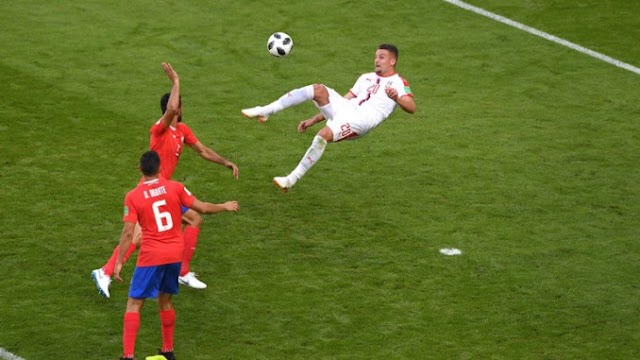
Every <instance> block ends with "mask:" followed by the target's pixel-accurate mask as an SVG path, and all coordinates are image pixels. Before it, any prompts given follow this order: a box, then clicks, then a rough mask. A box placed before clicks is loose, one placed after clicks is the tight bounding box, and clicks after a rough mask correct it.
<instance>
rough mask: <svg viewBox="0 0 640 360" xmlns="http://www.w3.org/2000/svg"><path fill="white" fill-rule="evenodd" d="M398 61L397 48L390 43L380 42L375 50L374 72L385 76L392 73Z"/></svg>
mask: <svg viewBox="0 0 640 360" xmlns="http://www.w3.org/2000/svg"><path fill="white" fill-rule="evenodd" d="M397 62H398V48H397V47H396V46H395V45H392V44H380V45H378V49H377V50H376V58H375V61H374V64H375V67H376V74H378V75H382V76H387V75H393V74H394V73H395V69H396V63H397Z"/></svg>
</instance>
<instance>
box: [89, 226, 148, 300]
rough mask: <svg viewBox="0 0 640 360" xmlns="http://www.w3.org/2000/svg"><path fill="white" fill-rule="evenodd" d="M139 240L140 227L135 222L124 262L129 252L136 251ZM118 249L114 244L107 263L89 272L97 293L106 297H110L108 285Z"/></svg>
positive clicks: (129, 254)
mask: <svg viewBox="0 0 640 360" xmlns="http://www.w3.org/2000/svg"><path fill="white" fill-rule="evenodd" d="M141 242H142V229H141V228H140V225H138V224H136V226H135V228H134V230H133V242H131V245H130V246H129V248H128V249H127V252H126V253H125V254H124V259H123V261H124V262H126V261H127V259H129V256H131V254H132V253H133V252H134V251H136V248H137V247H139V246H140V243H141ZM119 249H120V247H119V246H116V248H115V249H114V250H113V253H112V254H111V257H110V258H109V260H107V263H106V264H104V265H103V266H102V267H101V268H99V269H95V270H93V271H92V272H91V278H92V279H93V282H94V283H95V284H96V287H97V288H98V293H99V294H100V295H102V296H103V297H105V298H107V299H108V298H109V297H111V294H110V292H109V286H110V285H111V276H112V275H113V269H114V268H115V266H116V260H117V259H118V251H119Z"/></svg>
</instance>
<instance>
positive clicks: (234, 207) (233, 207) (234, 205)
mask: <svg viewBox="0 0 640 360" xmlns="http://www.w3.org/2000/svg"><path fill="white" fill-rule="evenodd" d="M222 207H224V209H225V210H227V211H235V212H238V210H240V205H239V204H238V202H237V201H235V200H233V201H227V202H226V203H224V204H222Z"/></svg>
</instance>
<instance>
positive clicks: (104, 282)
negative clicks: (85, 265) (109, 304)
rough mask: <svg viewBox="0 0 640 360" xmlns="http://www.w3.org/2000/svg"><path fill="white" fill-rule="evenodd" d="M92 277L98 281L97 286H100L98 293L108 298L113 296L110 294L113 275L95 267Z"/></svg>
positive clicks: (94, 280) (95, 281)
mask: <svg viewBox="0 0 640 360" xmlns="http://www.w3.org/2000/svg"><path fill="white" fill-rule="evenodd" d="M91 278H93V282H94V283H96V287H97V288H98V293H99V294H100V295H102V296H103V297H104V298H106V299H108V298H109V297H110V296H111V295H110V294H109V285H111V276H109V275H107V274H105V273H104V271H103V270H102V269H95V270H93V271H92V272H91Z"/></svg>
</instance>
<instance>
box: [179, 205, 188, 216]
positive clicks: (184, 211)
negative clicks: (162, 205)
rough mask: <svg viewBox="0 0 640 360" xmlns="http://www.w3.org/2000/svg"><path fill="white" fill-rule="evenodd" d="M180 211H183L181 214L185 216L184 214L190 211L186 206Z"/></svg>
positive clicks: (181, 207) (181, 206) (182, 206)
mask: <svg viewBox="0 0 640 360" xmlns="http://www.w3.org/2000/svg"><path fill="white" fill-rule="evenodd" d="M180 211H182V212H181V214H182V215H184V213H186V212H187V211H189V208H188V207H186V206H184V205H180Z"/></svg>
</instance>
